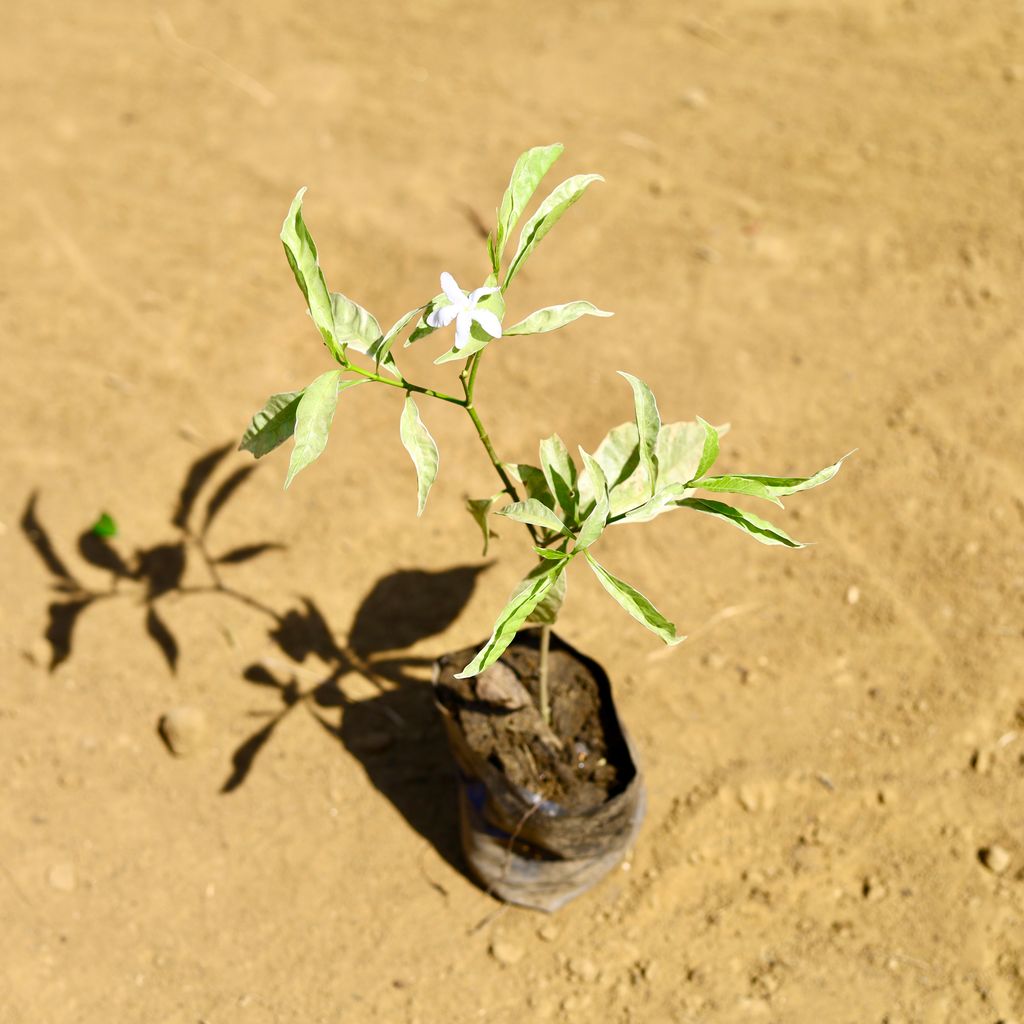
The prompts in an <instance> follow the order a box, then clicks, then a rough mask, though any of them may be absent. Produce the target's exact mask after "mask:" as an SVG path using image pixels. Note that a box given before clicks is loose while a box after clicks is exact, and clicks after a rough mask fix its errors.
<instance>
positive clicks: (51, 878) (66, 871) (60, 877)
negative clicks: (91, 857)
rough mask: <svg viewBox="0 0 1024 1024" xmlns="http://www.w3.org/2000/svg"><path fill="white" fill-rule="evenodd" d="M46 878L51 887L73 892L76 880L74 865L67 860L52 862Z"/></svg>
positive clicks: (60, 890)
mask: <svg viewBox="0 0 1024 1024" xmlns="http://www.w3.org/2000/svg"><path fill="white" fill-rule="evenodd" d="M46 880H47V882H49V883H50V888H51V889H56V890H57V891H58V892H73V891H74V888H75V882H76V878H75V866H74V865H73V864H68V863H67V862H65V863H62V864H54V865H53V867H52V868H50V870H49V871H48V872H47V875H46Z"/></svg>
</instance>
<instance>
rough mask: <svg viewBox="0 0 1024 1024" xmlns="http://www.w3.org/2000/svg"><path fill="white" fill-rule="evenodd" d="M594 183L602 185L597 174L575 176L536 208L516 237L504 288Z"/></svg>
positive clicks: (602, 179)
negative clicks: (513, 254)
mask: <svg viewBox="0 0 1024 1024" xmlns="http://www.w3.org/2000/svg"><path fill="white" fill-rule="evenodd" d="M595 181H604V178H602V177H601V175H600V174H576V175H573V177H571V178H568V179H567V180H565V181H563V182H562V184H561V185H559V186H558V187H557V188H556V189H555V190H554V191H553V192H552V193H551V194H550V195H549V196H548V197H547V198H546V199H545V200H544V202H542V203H541V204H540V206H539V207H538V208H537V212H536V213H535V214H534V215H533V216H532V217H531V218H530V219H529V220H528V221H527V222H526V224H525V225H524V226H523V230H522V233H521V234H520V235H519V247H518V248H517V249H516V254H515V256H513V257H512V263H511V264H510V265H509V268H508V273H507V274H506V275H505V284H504V285H503V287H504V288H508V286H509V285H510V284H511V283H512V280H513V278H514V277H515V276H516V274H518V273H519V271H520V270H521V269H522V266H523V264H524V263H525V262H526V260H527V259H528V258H529V256H530V253H532V252H533V250H534V249H535V248H536V247H537V244H538V243H539V242H540V240H541V239H542V238H543V237H544V236H545V235H546V234H547V233H548V232H549V231H550V230H551V229H552V228H553V227H554V226H555V225H556V224H557V223H558V221H559V220H561V218H562V216H563V215H564V213H565V211H566V210H568V209H569V207H570V206H572V205H573V204H574V203H575V202H577V201H578V200H579V199H580V197H581V196H582V195H583V193H584V192H585V191H586V190H587V186H588V185H590V184H591V183H593V182H595Z"/></svg>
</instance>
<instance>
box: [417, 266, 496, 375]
mask: <svg viewBox="0 0 1024 1024" xmlns="http://www.w3.org/2000/svg"><path fill="white" fill-rule="evenodd" d="M491 280H492V279H491V278H488V279H487V284H486V285H485V286H484V287H486V288H490V287H491V286H492V285H491ZM444 304H445V305H450V303H448V300H447V299H445V302H444ZM477 306H478V307H479V308H480V309H489V310H490V311H491V312H492V313H493V314H494V315H495V316H496V317H497V318H498V319H499V320H501V319H503V318H504V316H505V300H504V298H503V297H502V294H501V292H491V294H490V295H485V296H484V297H483V298H482V299H481V300H480V301H479V302H478V303H477ZM452 330H453V331H454V330H455V328H454V327H453V328H452ZM498 340H499V339H498V338H492V337H491V336H490V335H489V334H488V333H487V332H486V331H485V330H484V329H483V328H482V327H481V326H480V325H479V324H478V323H476V321H474V322H473V326H472V327H470V329H469V341H468V342H466V344H465V345H463V346H462V348H456V347H455V343H454V342H453V343H452V347H451V348H450V349H449V350H448V351H447V352H445V353H444V354H443V355H441V356H438V358H437V359H435V360H434V363H435V364H440V363H450V362H452V361H453V360H455V359H468V358H469V357H470V356H471V355H473V353H474V352H479V351H480V349H482V348H486V346H488V345H489V344H490V343H491V342H492V341H498Z"/></svg>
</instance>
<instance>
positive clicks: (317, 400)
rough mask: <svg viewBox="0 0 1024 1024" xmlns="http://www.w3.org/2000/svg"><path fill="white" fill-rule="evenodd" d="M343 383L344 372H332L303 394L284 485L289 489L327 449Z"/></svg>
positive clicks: (298, 407)
mask: <svg viewBox="0 0 1024 1024" xmlns="http://www.w3.org/2000/svg"><path fill="white" fill-rule="evenodd" d="M340 379H341V370H328V371H327V373H322V374H320V376H319V377H317V379H316V380H315V381H313V383H312V384H310V385H309V387H307V388H306V390H305V391H303V392H302V397H301V398H300V399H299V402H298V405H297V406H296V409H295V447H294V448H293V449H292V457H291V460H290V461H289V463H288V475H287V477H285V481H284V485H285V487H286V488H287V487H288V486H289V485H290V484H291V482H292V481H293V480H294V479H295V477H296V475H297V474H298V473H300V472H301V471H302V470H304V469H305V468H306V467H307V466H308V465H309V464H310V463H311V462H314V461H315V460H316V459H318V458H319V457H320V454H321V452H323V450H324V448H325V447H326V446H327V435H328V434H329V433H330V429H331V422H332V421H333V420H334V410H335V409H336V408H337V406H338V393H339V389H338V384H339V381H340ZM350 383H355V382H354V381H352V382H350Z"/></svg>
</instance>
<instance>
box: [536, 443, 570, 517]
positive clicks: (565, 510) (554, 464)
mask: <svg viewBox="0 0 1024 1024" xmlns="http://www.w3.org/2000/svg"><path fill="white" fill-rule="evenodd" d="M540 465H541V470H542V472H543V473H544V479H545V480H546V481H547V485H548V490H550V491H551V493H552V494H553V495H554V496H555V498H556V499H557V501H558V504H559V506H560V507H561V509H562V514H563V516H564V517H565V521H566V523H568V524H570V525H572V524H575V523H576V521H577V520H576V514H577V507H578V506H577V495H576V463H574V462H573V461H572V456H571V455H570V454H569V449H568V448H566V447H565V442H564V441H563V440H562V439H561V438H560V437H559V436H558V435H557V434H552V435H551V436H550V437H546V438H544V440H543V441H541V443H540Z"/></svg>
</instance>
